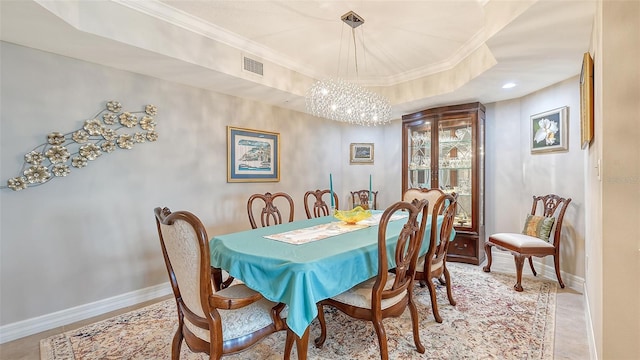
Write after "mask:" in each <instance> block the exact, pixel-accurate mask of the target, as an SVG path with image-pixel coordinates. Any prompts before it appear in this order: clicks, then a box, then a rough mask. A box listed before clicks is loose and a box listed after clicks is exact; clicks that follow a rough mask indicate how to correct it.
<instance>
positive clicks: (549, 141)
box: [529, 106, 569, 154]
mask: <svg viewBox="0 0 640 360" xmlns="http://www.w3.org/2000/svg"><path fill="white" fill-rule="evenodd" d="M568 111H569V107H568V106H564V107H561V108H557V109H553V110H549V111H545V112H543V113H540V114H535V115H532V116H531V124H530V126H529V128H530V129H531V134H530V142H531V153H532V154H535V153H546V152H555V151H567V150H568V149H569V147H568V128H567V114H568Z"/></svg>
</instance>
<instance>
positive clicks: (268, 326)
mask: <svg viewBox="0 0 640 360" xmlns="http://www.w3.org/2000/svg"><path fill="white" fill-rule="evenodd" d="M154 213H155V218H156V226H157V229H158V236H159V238H160V246H161V248H162V255H163V256H164V261H165V265H166V267H167V272H168V274H169V280H170V282H171V288H172V289H173V295H174V296H175V299H176V306H177V315H178V329H177V330H176V333H175V335H174V337H173V342H172V346H171V358H172V359H173V360H177V359H179V358H180V350H181V347H182V342H183V340H184V341H185V342H186V344H187V346H188V347H189V349H190V350H191V351H193V352H204V353H206V354H208V355H209V358H210V359H220V358H221V357H222V356H223V355H226V354H233V353H237V352H240V351H242V350H245V349H247V348H249V347H250V346H252V345H254V344H256V343H257V342H259V341H260V340H262V339H264V338H265V337H267V336H268V335H270V334H272V333H275V332H277V331H281V330H286V329H287V326H286V323H285V321H284V318H285V317H286V308H285V305H284V304H276V303H273V302H271V301H268V300H266V299H264V298H263V297H262V295H260V293H257V292H255V291H253V290H251V289H249V288H248V287H246V286H245V285H233V286H230V287H228V288H226V289H222V290H219V291H216V290H215V288H216V287H217V286H214V285H213V284H212V275H211V274H212V271H211V263H210V254H209V237H208V236H207V232H206V231H205V229H204V226H203V225H202V223H201V222H200V220H199V219H198V218H197V217H196V216H195V215H193V214H192V213H190V212H187V211H176V212H173V213H172V212H171V211H170V210H169V209H167V208H164V209H161V208H159V207H158V208H155V210H154ZM283 310H284V311H283ZM289 336H292V333H291V332H290V331H287V337H289Z"/></svg>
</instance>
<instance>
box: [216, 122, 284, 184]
mask: <svg viewBox="0 0 640 360" xmlns="http://www.w3.org/2000/svg"><path fill="white" fill-rule="evenodd" d="M270 181H274V182H276V181H280V134H279V133H274V132H268V131H259V130H251V129H243V128H236V127H231V126H227V182H270Z"/></svg>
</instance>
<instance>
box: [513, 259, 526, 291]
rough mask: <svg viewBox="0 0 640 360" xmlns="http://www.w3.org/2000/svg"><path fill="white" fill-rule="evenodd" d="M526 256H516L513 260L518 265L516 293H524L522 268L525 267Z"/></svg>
mask: <svg viewBox="0 0 640 360" xmlns="http://www.w3.org/2000/svg"><path fill="white" fill-rule="evenodd" d="M524 258H525V257H524V256H521V255H514V256H513V259H514V260H515V263H516V284H515V285H513V287H514V288H515V289H516V291H522V267H523V266H524Z"/></svg>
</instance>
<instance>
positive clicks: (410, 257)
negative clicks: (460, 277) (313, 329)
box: [315, 200, 428, 360]
mask: <svg viewBox="0 0 640 360" xmlns="http://www.w3.org/2000/svg"><path fill="white" fill-rule="evenodd" d="M427 203H428V202H427V201H426V200H421V201H417V200H416V201H415V202H414V203H413V204H410V203H407V202H403V201H400V202H397V203H395V204H393V205H391V206H390V207H389V208H387V209H386V210H385V211H384V213H383V214H382V218H381V219H380V225H379V228H378V274H377V276H376V277H374V278H371V279H369V280H367V281H364V282H362V283H360V284H358V285H356V286H355V287H353V288H351V289H349V290H347V291H345V292H343V293H341V294H339V295H337V296H334V297H332V298H330V299H325V300H322V301H320V302H319V303H318V320H319V321H320V330H321V334H320V336H319V337H318V338H317V339H316V340H315V344H316V346H317V347H322V345H323V344H324V342H325V340H326V333H327V326H326V323H325V319H324V313H323V307H324V306H332V307H334V308H336V309H338V310H340V311H342V312H343V313H345V314H346V315H349V316H351V317H353V318H356V319H361V320H367V321H371V322H372V324H373V327H374V329H375V331H376V334H377V335H378V344H379V346H380V357H381V358H382V359H383V360H386V359H388V357H389V355H388V353H389V351H388V349H387V335H386V332H385V330H384V326H383V324H382V319H384V318H387V317H391V316H394V317H395V316H400V315H401V314H402V313H403V312H404V310H405V309H406V308H407V307H408V308H409V310H410V313H411V322H412V328H413V341H414V343H415V346H416V348H417V350H418V352H420V353H424V351H425V348H424V346H423V345H422V344H421V343H420V334H419V329H418V310H417V307H416V304H415V302H414V300H413V280H414V276H415V272H416V263H417V261H418V253H419V250H420V246H421V244H422V239H423V236H424V229H425V225H426V223H427V221H426V220H427V215H426V213H425V210H426V209H427ZM405 211H406V213H407V214H408V217H407V220H406V221H405V225H404V227H403V229H402V231H401V232H400V234H399V235H398V241H397V243H396V244H395V246H393V247H392V248H389V249H388V248H387V241H386V230H387V225H388V223H389V221H390V219H391V216H392V215H394V214H395V213H398V212H403V213H404V212H405ZM420 214H422V215H421V216H420ZM397 221H402V220H397ZM387 251H388V252H389V254H391V257H392V259H393V260H394V263H395V268H390V267H389V264H388V262H389V261H388V257H387Z"/></svg>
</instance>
